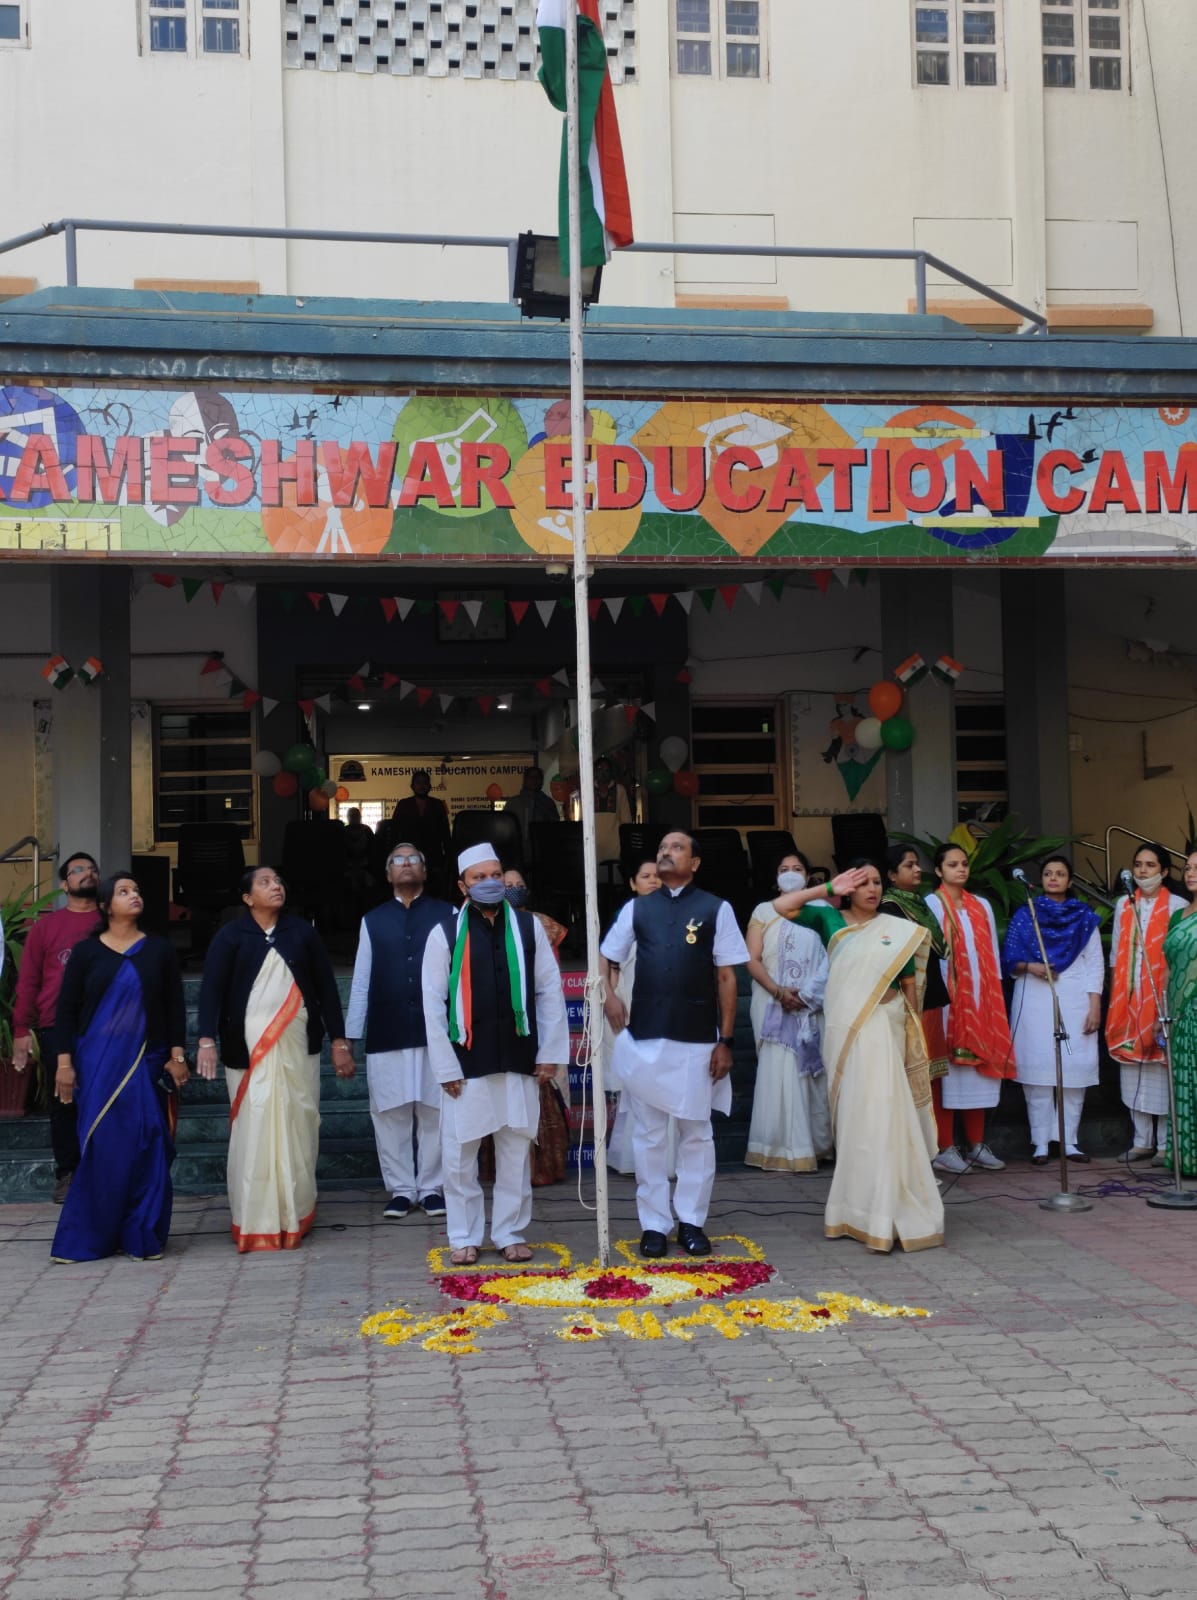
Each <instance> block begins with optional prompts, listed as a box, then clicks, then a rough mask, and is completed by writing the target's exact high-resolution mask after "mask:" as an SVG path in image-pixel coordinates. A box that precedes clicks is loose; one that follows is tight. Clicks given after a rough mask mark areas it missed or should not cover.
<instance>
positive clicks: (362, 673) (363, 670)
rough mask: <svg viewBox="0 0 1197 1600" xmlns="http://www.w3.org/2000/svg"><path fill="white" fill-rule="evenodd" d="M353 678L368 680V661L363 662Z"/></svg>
mask: <svg viewBox="0 0 1197 1600" xmlns="http://www.w3.org/2000/svg"><path fill="white" fill-rule="evenodd" d="M355 676H356V677H358V678H368V677H369V676H370V663H369V662H368V661H363V662H362V664H361V666H360V667H359V668H358V669H357V672H356V674H355Z"/></svg>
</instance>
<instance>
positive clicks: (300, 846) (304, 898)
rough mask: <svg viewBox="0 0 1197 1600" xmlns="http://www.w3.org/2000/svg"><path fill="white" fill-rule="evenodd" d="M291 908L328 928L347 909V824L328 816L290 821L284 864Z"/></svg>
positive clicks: (323, 928)
mask: <svg viewBox="0 0 1197 1600" xmlns="http://www.w3.org/2000/svg"><path fill="white" fill-rule="evenodd" d="M280 871H281V873H282V878H283V882H284V883H285V884H286V885H287V905H288V908H289V909H290V910H291V911H296V912H299V913H300V915H302V916H305V917H310V918H311V919H312V920H313V921H314V922H315V923H316V926H317V927H318V928H319V929H320V930H321V932H325V931H326V930H328V929H330V928H332V927H333V926H334V925H335V924H336V922H337V921H338V919H340V918H341V917H342V914H343V912H344V909H345V899H346V889H345V824H344V823H343V822H334V821H332V820H331V819H330V818H328V817H313V818H304V819H302V820H296V821H294V822H288V824H287V826H286V828H285V830H284V832H283V861H282V867H281V868H280Z"/></svg>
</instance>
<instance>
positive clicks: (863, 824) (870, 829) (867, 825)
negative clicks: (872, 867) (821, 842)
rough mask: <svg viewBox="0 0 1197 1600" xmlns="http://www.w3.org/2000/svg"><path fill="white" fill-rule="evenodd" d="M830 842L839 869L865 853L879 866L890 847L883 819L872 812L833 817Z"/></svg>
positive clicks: (883, 862)
mask: <svg viewBox="0 0 1197 1600" xmlns="http://www.w3.org/2000/svg"><path fill="white" fill-rule="evenodd" d="M831 843H832V854H833V855H834V857H835V864H836V867H837V868H838V869H839V871H840V872H843V871H844V869H845V867H846V866H847V865H848V863H849V861H855V860H856V858H857V856H865V857H866V858H867V859H868V860H869V861H875V862H876V863H877V865H878V866H879V867H882V866H884V864H885V852H886V851H887V850H888V849H889V835H888V834H887V833H886V831H885V818H884V817H882V816H880V815H878V813H876V812H874V811H860V812H849V813H848V814H847V815H845V816H841V817H832V819H831ZM883 881H884V880H883Z"/></svg>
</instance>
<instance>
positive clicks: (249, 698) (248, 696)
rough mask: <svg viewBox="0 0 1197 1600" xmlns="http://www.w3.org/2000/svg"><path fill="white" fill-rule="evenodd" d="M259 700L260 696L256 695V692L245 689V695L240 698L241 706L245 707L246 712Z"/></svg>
mask: <svg viewBox="0 0 1197 1600" xmlns="http://www.w3.org/2000/svg"><path fill="white" fill-rule="evenodd" d="M261 698H262V696H261V695H260V694H259V693H258V691H257V690H256V689H247V690H246V691H245V693H244V694H243V695H242V696H241V704H242V705H243V706H244V707H245V709H246V710H247V711H252V710H253V708H254V706H256V705H257V703H258V701H259V700H260V699H261Z"/></svg>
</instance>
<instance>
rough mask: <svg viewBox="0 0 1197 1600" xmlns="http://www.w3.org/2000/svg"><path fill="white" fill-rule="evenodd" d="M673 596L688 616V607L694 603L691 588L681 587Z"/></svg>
mask: <svg viewBox="0 0 1197 1600" xmlns="http://www.w3.org/2000/svg"><path fill="white" fill-rule="evenodd" d="M673 598H674V599H675V600H676V601H677V603H678V605H679V606H681V608H682V610H683V611H684V612H685V613H686V615H687V616H689V615H690V607H691V606H692V605H693V604H694V591H693V589H683V590H682V591H681V593H680V594H675V595H674V597H673Z"/></svg>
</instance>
